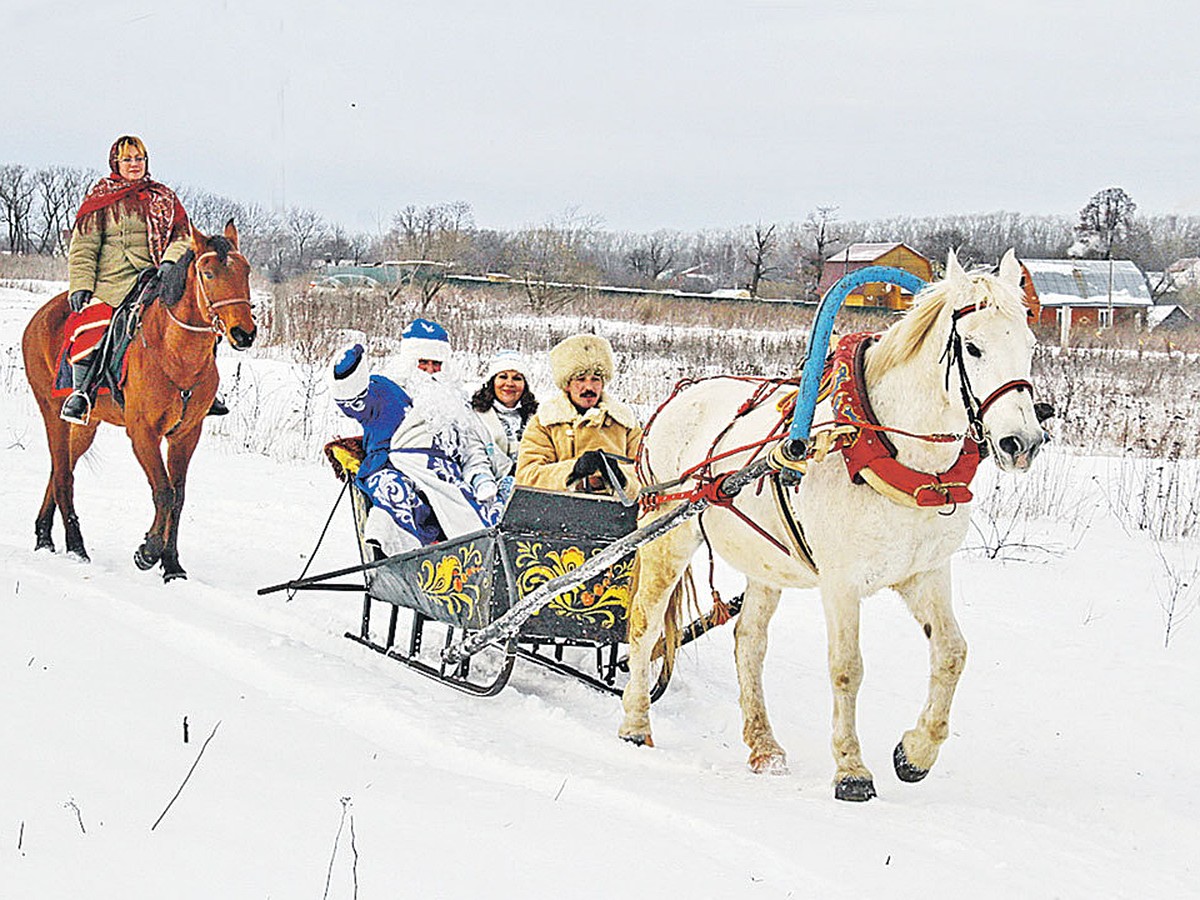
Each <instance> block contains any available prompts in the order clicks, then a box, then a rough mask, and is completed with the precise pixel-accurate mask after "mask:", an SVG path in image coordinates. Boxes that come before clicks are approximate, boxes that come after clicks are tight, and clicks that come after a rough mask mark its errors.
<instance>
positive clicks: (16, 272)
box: [0, 253, 67, 293]
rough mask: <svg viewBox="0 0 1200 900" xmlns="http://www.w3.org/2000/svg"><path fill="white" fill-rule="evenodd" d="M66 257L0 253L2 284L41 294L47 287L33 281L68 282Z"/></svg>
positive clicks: (0, 277)
mask: <svg viewBox="0 0 1200 900" xmlns="http://www.w3.org/2000/svg"><path fill="white" fill-rule="evenodd" d="M66 280H67V259H66V257H65V256H43V255H40V254H36V253H0V284H2V285H3V286H4V287H13V288H19V289H21V290H26V291H31V292H36V293H41V292H42V291H43V290H44V289H45V285H40V284H39V285H33V284H30V283H29V282H32V281H66Z"/></svg>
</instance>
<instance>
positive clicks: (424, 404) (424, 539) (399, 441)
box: [330, 340, 501, 556]
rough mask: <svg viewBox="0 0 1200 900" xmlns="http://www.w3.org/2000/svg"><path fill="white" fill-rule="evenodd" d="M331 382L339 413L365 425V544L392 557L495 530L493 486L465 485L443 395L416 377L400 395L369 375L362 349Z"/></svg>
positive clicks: (357, 347) (354, 349) (351, 352)
mask: <svg viewBox="0 0 1200 900" xmlns="http://www.w3.org/2000/svg"><path fill="white" fill-rule="evenodd" d="M401 345H402V346H403V340H402V341H401ZM447 346H448V344H447ZM330 376H331V388H332V392H333V397H334V400H335V401H336V403H337V406H338V409H340V410H341V411H342V412H343V413H345V414H346V415H347V416H349V417H350V418H352V419H355V420H356V421H358V422H359V423H360V424H361V425H362V430H363V450H364V452H365V454H366V456H365V458H364V459H363V461H362V464H361V466H360V467H359V470H358V474H357V475H356V476H355V483H356V484H357V485H358V486H359V487H360V488H361V489H362V490H363V491H364V492H365V493H366V494H367V496H368V497H370V499H371V504H372V508H371V512H370V514H369V515H368V517H367V527H366V535H365V537H366V539H367V540H368V542H371V541H374V542H377V543H378V545H379V546H380V548H381V550H382V551H383V552H384V553H386V554H387V555H389V556H390V555H394V554H396V553H401V552H404V551H405V550H412V549H416V548H417V547H421V546H425V545H428V544H432V543H435V542H437V541H439V540H444V539H446V538H453V537H458V536H459V535H463V534H467V533H469V532H472V531H477V530H479V529H480V528H485V527H488V526H490V525H493V524H495V522H496V520H497V519H498V518H499V515H500V511H501V508H500V504H499V503H497V502H496V500H495V494H496V492H495V483H494V482H490V483H488V482H485V481H480V480H477V481H476V484H477V485H478V486H479V489H478V491H476V490H473V489H472V487H471V485H470V483H469V482H468V480H466V479H465V478H464V475H463V462H462V460H461V459H460V456H461V451H462V448H461V447H459V446H457V445H456V441H455V438H456V435H457V418H456V411H455V403H454V402H451V401H449V400H448V399H447V397H446V396H443V395H444V394H445V393H446V391H445V389H444V388H442V387H441V386H440V385H438V384H437V383H436V382H434V381H433V380H432V379H430V378H428V377H427V376H424V373H423V372H420V371H417V370H413V371H411V372H408V373H406V376H405V379H404V380H405V384H404V386H403V387H402V386H401V385H400V384H397V383H396V382H395V381H392V380H391V379H390V378H386V377H384V376H382V375H371V374H370V373H369V367H368V364H367V360H366V351H365V350H364V349H363V346H362V345H361V344H354V345H352V346H351V347H348V348H347V349H346V350H344V351H342V352H341V353H339V354H337V355H336V356H335V358H334V362H333V366H332V371H331V373H330ZM482 464H483V465H485V466H486V465H488V464H487V462H486V459H485V460H483V463H482Z"/></svg>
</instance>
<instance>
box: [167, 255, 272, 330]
mask: <svg viewBox="0 0 1200 900" xmlns="http://www.w3.org/2000/svg"><path fill="white" fill-rule="evenodd" d="M229 255H230V256H237V257H238V258H239V259H240V260H241V261H242V262H244V263H246V266H247V268H249V266H250V263H249V262H247V260H246V257H244V256H242V254H240V253H238V252H237V251H236V250H231V251H230V252H229ZM209 256H216V251H215V250H209V251H208V252H207V253H204V254H202V255H200V256H198V257H196V260H195V261H194V262H193V263H192V266H193V267H194V268H195V270H196V287H197V291H196V293H197V296H198V297H201V298H203V300H204V302H203V304H199V303H198V304H196V305H197V306H198V307H200V315H205V311H204V307H207V308H208V313H207V315H208V317H209V324H207V325H191V324H189V323H187V322H184V321H182V320H181V319H179V318H178V317H177V316H176V315H175V314H174V313H173V312H171V307H169V306H167V305H166V304H163V309H165V310H166V311H167V318H169V319H170V320H171V321H172V322H174V323H175V324H176V325H178V326H179V327H180V328H182V329H183V330H184V331H191V332H195V333H198V334H222V335H223V334H224V333H225V323H224V322H223V321H221V317H220V316H219V315H218V314H217V310H218V309H221V308H222V307H226V306H234V305H236V304H238V303H244V304H246V306H248V307H250V308H251V310H253V309H254V304H252V303H251V302H250V298H249V297H229V298H227V299H225V300H218V301H216V302H215V303H214V302H213V300H212V298H210V297H209V296H208V289H207V288H206V287H205V286H204V275H203V273H202V272H201V271H200V261H201V260H202V259H205V258H207V257H209Z"/></svg>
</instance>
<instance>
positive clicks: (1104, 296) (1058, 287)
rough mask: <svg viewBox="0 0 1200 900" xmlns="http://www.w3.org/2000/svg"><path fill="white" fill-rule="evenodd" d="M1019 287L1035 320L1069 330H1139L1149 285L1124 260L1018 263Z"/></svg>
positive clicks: (1148, 301)
mask: <svg viewBox="0 0 1200 900" xmlns="http://www.w3.org/2000/svg"><path fill="white" fill-rule="evenodd" d="M1021 269H1022V279H1021V281H1022V284H1023V286H1024V288H1025V300H1026V302H1027V303H1028V304H1029V308H1030V309H1031V310H1033V315H1034V321H1036V322H1037V323H1039V324H1041V325H1057V326H1058V327H1059V329H1060V330H1061V331H1063V333H1064V334H1065V333H1066V332H1068V331H1069V330H1070V329H1071V328H1092V329H1096V328H1109V327H1112V326H1113V325H1129V326H1133V327H1144V326H1145V325H1146V324H1147V318H1146V316H1147V313H1148V312H1149V310H1150V309H1151V307H1153V305H1154V301H1153V300H1152V298H1151V296H1150V286H1149V284H1147V282H1146V276H1145V275H1144V274H1143V273H1142V270H1141V269H1139V268H1138V267H1137V265H1136V264H1135V263H1133V262H1131V261H1130V260H1127V259H1113V260H1108V259H1023V260H1021Z"/></svg>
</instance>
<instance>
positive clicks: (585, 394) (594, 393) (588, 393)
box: [579, 391, 600, 398]
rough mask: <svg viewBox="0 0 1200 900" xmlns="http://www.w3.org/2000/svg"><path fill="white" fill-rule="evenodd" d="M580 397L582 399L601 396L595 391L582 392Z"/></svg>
mask: <svg viewBox="0 0 1200 900" xmlns="http://www.w3.org/2000/svg"><path fill="white" fill-rule="evenodd" d="M579 396H580V397H581V398H582V397H599V396H600V395H599V394H597V393H596V392H595V391H580V392H579Z"/></svg>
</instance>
